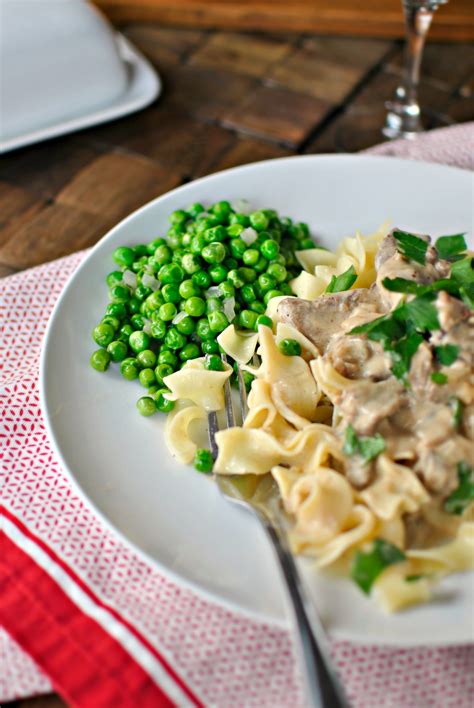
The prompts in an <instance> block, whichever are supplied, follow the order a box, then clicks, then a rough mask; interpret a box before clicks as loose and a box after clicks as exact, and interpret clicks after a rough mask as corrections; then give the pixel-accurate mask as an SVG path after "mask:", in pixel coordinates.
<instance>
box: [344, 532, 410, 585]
mask: <svg viewBox="0 0 474 708" xmlns="http://www.w3.org/2000/svg"><path fill="white" fill-rule="evenodd" d="M403 560H405V554H404V553H403V551H401V550H400V549H399V548H397V546H394V545H393V544H392V543H389V542H388V541H384V540H383V539H382V538H376V539H375V541H374V542H373V544H372V549H371V550H370V551H368V552H367V553H363V552H362V551H357V553H356V554H355V556H354V560H353V561H352V566H351V578H352V580H353V581H354V582H355V583H357V585H358V586H359V587H360V589H361V590H362V591H363V592H365V593H366V594H367V595H368V594H369V592H370V590H371V588H372V585H373V584H374V582H375V580H376V579H377V578H378V576H379V575H380V573H381V572H382V571H383V570H385V568H387V567H388V566H389V565H393V564H394V563H400V562H401V561H403Z"/></svg>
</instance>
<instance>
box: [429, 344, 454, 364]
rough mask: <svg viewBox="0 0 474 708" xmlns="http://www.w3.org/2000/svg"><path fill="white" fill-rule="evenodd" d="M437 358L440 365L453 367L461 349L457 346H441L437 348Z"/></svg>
mask: <svg viewBox="0 0 474 708" xmlns="http://www.w3.org/2000/svg"><path fill="white" fill-rule="evenodd" d="M434 350H435V356H436V358H437V360H438V361H439V363H440V364H443V366H451V364H453V363H454V362H455V361H456V359H457V358H458V354H459V347H458V346H457V345H456V344H440V346H439V347H435V348H434Z"/></svg>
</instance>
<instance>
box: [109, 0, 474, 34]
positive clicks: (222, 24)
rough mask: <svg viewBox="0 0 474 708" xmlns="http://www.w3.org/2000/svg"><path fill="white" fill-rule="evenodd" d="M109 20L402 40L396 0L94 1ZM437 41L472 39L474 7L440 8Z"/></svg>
mask: <svg viewBox="0 0 474 708" xmlns="http://www.w3.org/2000/svg"><path fill="white" fill-rule="evenodd" d="M95 2H96V3H97V4H98V5H99V6H100V7H101V8H102V9H103V10H104V12H105V13H106V14H107V15H108V16H109V17H110V18H111V20H112V21H114V22H118V23H124V22H131V21H148V22H159V23H160V24H162V25H174V26H181V27H183V26H188V27H190V26H191V27H194V28H196V27H207V28H215V27H219V28H223V29H242V30H246V31H262V30H266V31H268V30H271V31H283V32H305V33H316V34H341V35H352V36H357V35H359V36H365V37H401V36H403V33H404V26H403V19H402V11H401V4H400V0H384V2H383V3H382V2H380V0H364V2H363V3H362V2H354V0H292V1H291V2H289V1H288V0H133V1H132V0H95ZM431 37H436V38H439V39H450V40H451V39H454V40H471V39H474V3H473V2H472V0H456V1H455V2H450V3H448V4H447V5H444V6H442V7H440V8H439V10H438V11H437V15H436V18H435V22H434V23H433V27H432V30H431Z"/></svg>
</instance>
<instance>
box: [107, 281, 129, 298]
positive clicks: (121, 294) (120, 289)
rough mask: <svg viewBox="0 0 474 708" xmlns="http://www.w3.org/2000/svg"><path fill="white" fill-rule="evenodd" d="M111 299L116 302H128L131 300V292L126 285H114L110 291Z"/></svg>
mask: <svg viewBox="0 0 474 708" xmlns="http://www.w3.org/2000/svg"><path fill="white" fill-rule="evenodd" d="M109 297H110V299H111V300H113V301H114V302H127V301H128V300H130V290H129V289H128V288H127V287H126V286H125V285H113V286H112V287H111V288H110V290H109Z"/></svg>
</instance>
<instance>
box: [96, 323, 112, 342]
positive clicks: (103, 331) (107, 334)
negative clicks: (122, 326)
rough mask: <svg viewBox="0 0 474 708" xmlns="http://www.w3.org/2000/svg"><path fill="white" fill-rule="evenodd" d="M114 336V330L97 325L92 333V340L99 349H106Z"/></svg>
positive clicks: (106, 325)
mask: <svg viewBox="0 0 474 708" xmlns="http://www.w3.org/2000/svg"><path fill="white" fill-rule="evenodd" d="M114 335H115V332H114V328H113V327H111V326H110V325H109V324H99V325H97V327H94V329H93V331H92V338H93V339H94V342H95V343H96V344H98V345H99V347H107V346H108V345H109V344H110V342H111V341H112V340H113V338H114Z"/></svg>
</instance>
